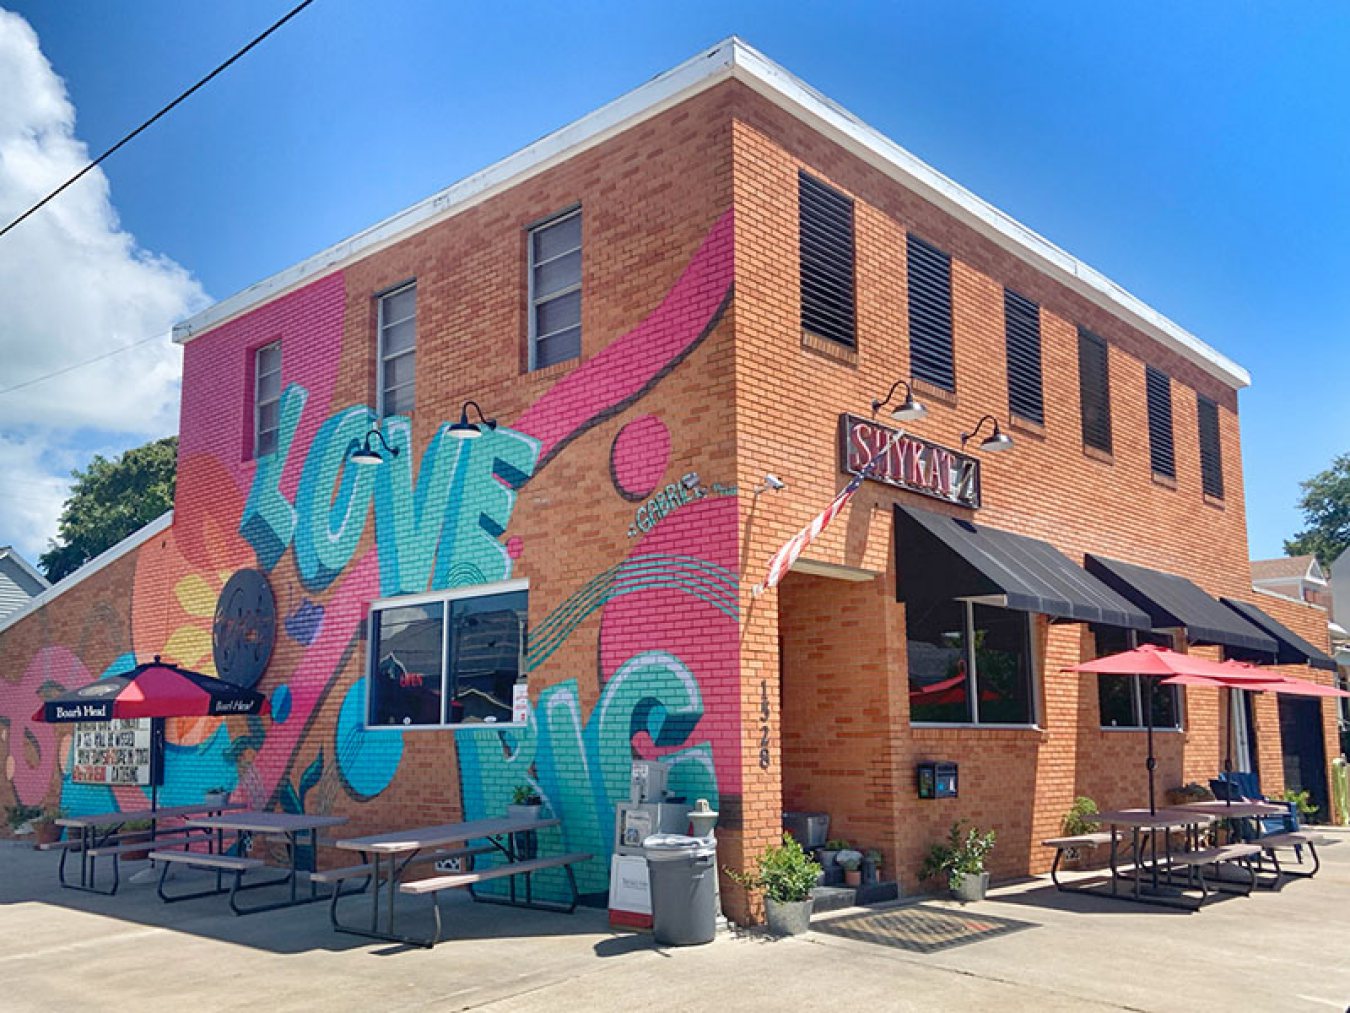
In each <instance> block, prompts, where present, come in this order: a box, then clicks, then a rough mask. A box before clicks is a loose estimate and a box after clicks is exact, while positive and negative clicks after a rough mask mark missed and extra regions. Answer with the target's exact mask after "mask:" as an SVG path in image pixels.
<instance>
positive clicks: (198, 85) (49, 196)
mask: <svg viewBox="0 0 1350 1013" xmlns="http://www.w3.org/2000/svg"><path fill="white" fill-rule="evenodd" d="M313 2H314V0H302V2H301V3H299V4H297V5H296V6H295V7H294V8H292V9H291V11H290V12H289V13H288V14H287V15H286V16H285V17H283V18H282V19H281V20H280V21H278V22H276V23H275V24H274V25H272V27H271V28H269V29H267V31H265V32H263V33H262V34H261V35H259V36H258V37H257V38H256V39H254V40H253V41H252V42H250V43H249V44H248V45H247V46H245V47H244V48H243V49H241V50H239V51H238V52H237V53H235V54H234V55H233V56H231V57H230V58H229V59H228V60H226V61H225V62H224V63H222V64H221V65H220V66H219V67H217V68H216V69H215V70H213V71H211V73H209V74H207V75H206V76H205V77H204V78H202V79H201V80H200V81H198V82H197V83H196V84H194V85H193V86H192V87H191V88H189V89H188V90H187V91H185V92H183V93H182V94H181V95H179V96H178V97H177V98H176V99H174V100H173V101H172V102H170V103H169V104H168V105H166V106H165V107H164V108H163V109H161V110H160V111H159V112H157V113H155V115H153V116H151V117H150V118H149V119H148V120H146V121H145V122H144V123H142V124H141V125H140V126H139V127H137V128H136V129H135V130H133V131H132V132H131V133H129V134H127V135H126V136H125V137H123V138H122V139H121V140H120V141H118V142H117V143H116V144H114V145H113V146H112V147H111V148H109V149H108V150H107V151H105V152H104V153H103V154H101V155H99V156H98V158H96V159H94V160H93V161H92V162H90V163H89V164H88V165H86V166H85V167H84V168H83V169H81V170H80V171H79V172H77V173H75V175H73V176H71V177H70V179H68V180H66V181H65V182H64V183H62V184H61V185H60V186H58V187H57V188H56V189H55V190H53V191H52V192H51V193H49V194H47V196H46V197H43V198H42V200H40V201H38V202H37V203H36V204H34V205H33V206H32V207H31V208H29V209H28V210H27V211H25V212H24V213H23V214H21V215H19V217H18V218H15V219H14V220H13V221H12V222H10V223H9V224H8V225H6V226H5V227H4V228H3V229H0V236H3V235H5V234H6V233H7V232H9V230H10V229H12V228H14V226H16V225H18V224H19V223H20V222H21V221H23V220H24V219H25V218H27V217H28V216H29V215H31V214H33V213H34V212H36V211H38V210H39V209H40V208H42V207H43V206H45V205H46V204H47V202H48V201H50V200H52V199H53V198H54V197H56V196H57V195H59V194H60V193H61V192H62V191H63V190H65V189H66V188H67V187H69V186H70V185H71V184H72V183H74V182H76V181H77V180H78V179H80V178H81V177H82V176H84V174H85V173H87V172H90V171H91V170H93V169H94V168H96V167H97V166H98V165H99V164H100V163H101V162H102V161H103V160H104V159H105V158H107V157H108V156H109V155H111V154H112V153H113V152H114V151H116V150H117V149H118V148H120V147H122V146H123V145H124V144H126V143H127V142H128V141H130V140H131V139H132V138H133V137H135V136H136V135H137V134H139V133H141V132H142V131H143V130H145V129H146V128H147V127H149V126H150V125H151V124H153V123H154V122H155V121H156V120H158V119H160V117H162V116H164V115H165V114H166V113H168V112H169V110H171V109H173V108H174V107H175V106H177V105H178V104H179V103H181V102H182V101H183V100H184V99H186V98H187V97H188V96H189V95H191V94H192V93H193V92H195V91H197V90H198V89H199V88H201V87H202V86H203V85H205V84H206V83H207V82H208V81H210V80H211V79H212V78H214V77H216V76H217V75H218V74H220V73H221V72H222V71H223V70H225V68H226V67H228V66H230V65H231V64H232V63H234V62H235V61H236V60H238V59H239V58H240V57H242V56H243V55H244V54H245V53H247V52H248V51H249V50H250V49H252V48H253V47H254V46H256V45H257V44H258V43H260V42H262V40H263V39H265V38H267V37H268V36H269V35H271V34H272V33H273V32H275V31H276V30H277V29H278V28H280V27H281V26H282V25H284V24H285V23H286V22H287V21H289V20H291V18H293V17H295V16H296V15H297V14H299V13H300V12H301V11H302V10H304V9H305V8H306V7H308V6H309V5H310V4H312V3H313ZM13 389H14V388H13V387H11V388H10V390H13ZM3 393H4V391H0V394H3Z"/></svg>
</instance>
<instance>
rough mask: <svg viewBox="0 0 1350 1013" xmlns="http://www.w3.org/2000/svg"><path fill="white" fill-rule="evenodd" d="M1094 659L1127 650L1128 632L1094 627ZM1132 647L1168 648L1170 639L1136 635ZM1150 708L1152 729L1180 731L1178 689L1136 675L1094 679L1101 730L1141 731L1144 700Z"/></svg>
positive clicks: (1170, 642)
mask: <svg viewBox="0 0 1350 1013" xmlns="http://www.w3.org/2000/svg"><path fill="white" fill-rule="evenodd" d="M1092 632H1093V633H1094V634H1095V636H1096V640H1097V657H1099V658H1104V657H1106V656H1107V655H1111V654H1119V653H1120V652H1122V651H1128V650H1130V648H1131V646H1133V645H1132V644H1131V642H1130V632H1129V631H1128V630H1123V629H1120V628H1119V627H1116V626H1094V627H1093V628H1092ZM1134 643H1135V644H1158V645H1159V646H1161V647H1171V646H1172V638H1171V637H1169V636H1167V635H1166V634H1163V633H1136V634H1135V638H1134ZM1146 696H1147V697H1148V702H1149V704H1150V705H1151V707H1152V709H1153V727H1154V728H1180V727H1181V702H1180V699H1179V698H1178V696H1177V687H1175V686H1164V685H1162V683H1161V681H1160V680H1158V679H1155V678H1153V677H1151V676H1150V677H1148V678H1142V679H1141V678H1140V677H1139V676H1137V675H1099V676H1097V706H1098V708H1099V710H1100V712H1101V724H1102V727H1103V728H1144V727H1145V724H1144V717H1143V715H1144V710H1143V706H1144V699H1145V697H1146Z"/></svg>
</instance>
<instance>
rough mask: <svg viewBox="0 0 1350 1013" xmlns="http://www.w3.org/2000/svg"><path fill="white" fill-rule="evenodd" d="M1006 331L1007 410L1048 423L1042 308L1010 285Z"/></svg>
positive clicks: (1005, 304)
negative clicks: (1044, 377)
mask: <svg viewBox="0 0 1350 1013" xmlns="http://www.w3.org/2000/svg"><path fill="white" fill-rule="evenodd" d="M1003 330H1004V335H1005V337H1006V338H1007V343H1008V410H1009V411H1010V412H1011V413H1012V414H1013V415H1016V416H1017V417H1018V418H1023V419H1026V420H1027V421H1029V422H1035V423H1036V424H1037V425H1044V424H1045V394H1044V390H1043V388H1042V384H1041V308H1040V307H1039V306H1037V305H1036V304H1035V303H1034V302H1032V301H1031V300H1030V299H1028V298H1026V297H1025V296H1021V295H1018V294H1017V293H1016V292H1014V291H1013V290H1012V289H1010V288H1005V289H1004V290H1003Z"/></svg>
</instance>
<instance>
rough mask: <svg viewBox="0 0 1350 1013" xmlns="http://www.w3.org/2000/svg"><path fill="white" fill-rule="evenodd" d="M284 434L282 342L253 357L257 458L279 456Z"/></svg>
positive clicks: (254, 422) (275, 342)
mask: <svg viewBox="0 0 1350 1013" xmlns="http://www.w3.org/2000/svg"><path fill="white" fill-rule="evenodd" d="M280 431H281V342H280V341H273V342H272V343H271V344H270V345H263V346H262V348H259V349H258V350H257V351H256V352H254V353H253V456H254V457H265V456H267V455H268V454H274V453H276V449H277V434H278V433H279V432H280Z"/></svg>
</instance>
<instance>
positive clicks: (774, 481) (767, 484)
mask: <svg viewBox="0 0 1350 1013" xmlns="http://www.w3.org/2000/svg"><path fill="white" fill-rule="evenodd" d="M764 488H766V489H772V490H773V491H774V492H777V491H778V490H779V489H786V488H787V483H786V482H784V481H783V480H782V479H781V478H779V477H778V476H777V475H765V476H764Z"/></svg>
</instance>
